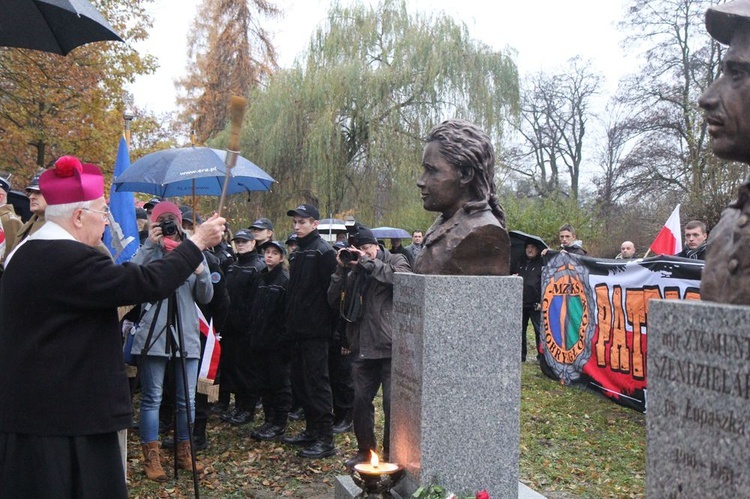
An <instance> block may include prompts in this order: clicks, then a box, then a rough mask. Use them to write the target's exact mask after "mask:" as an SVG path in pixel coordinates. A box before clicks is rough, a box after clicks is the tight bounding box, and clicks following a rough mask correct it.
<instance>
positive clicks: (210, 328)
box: [195, 305, 221, 381]
mask: <svg viewBox="0 0 750 499" xmlns="http://www.w3.org/2000/svg"><path fill="white" fill-rule="evenodd" d="M195 308H196V309H197V310H198V324H199V327H200V330H201V334H202V335H203V336H205V337H206V347H205V348H204V349H203V359H202V360H201V367H200V370H199V371H198V377H199V378H206V379H210V380H211V381H215V380H216V373H217V372H218V370H219V358H220V357H221V344H220V343H219V338H218V337H217V336H216V332H215V331H214V320H213V319H211V322H208V321H206V317H205V316H204V315H203V312H201V309H200V308H198V306H197V305H196V306H195Z"/></svg>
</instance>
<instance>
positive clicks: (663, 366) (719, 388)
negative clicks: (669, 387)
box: [651, 355, 750, 399]
mask: <svg viewBox="0 0 750 499" xmlns="http://www.w3.org/2000/svg"><path fill="white" fill-rule="evenodd" d="M654 365H655V367H656V369H655V370H654V372H652V373H651V376H657V377H659V378H664V379H666V380H668V381H674V382H678V383H683V384H685V385H688V386H692V387H696V388H704V389H706V390H711V391H713V392H718V393H722V394H726V395H733V396H735V397H739V398H743V399H748V398H750V373H748V372H745V373H742V372H736V371H732V370H729V369H725V368H723V367H720V366H712V365H709V364H702V363H698V362H692V361H690V360H684V359H673V358H671V357H668V356H666V355H662V356H660V357H658V358H657V359H656V362H654Z"/></svg>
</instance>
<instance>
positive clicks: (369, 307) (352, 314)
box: [328, 227, 411, 468]
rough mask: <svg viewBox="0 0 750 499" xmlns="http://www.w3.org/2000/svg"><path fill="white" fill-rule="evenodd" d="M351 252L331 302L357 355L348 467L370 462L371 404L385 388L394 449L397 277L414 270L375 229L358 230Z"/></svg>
mask: <svg viewBox="0 0 750 499" xmlns="http://www.w3.org/2000/svg"><path fill="white" fill-rule="evenodd" d="M349 244H350V246H349V247H348V248H343V249H341V250H339V252H338V255H337V256H336V261H337V262H338V266H337V268H336V272H335V273H334V274H333V276H332V277H331V285H330V286H329V287H328V303H330V304H331V306H332V307H338V308H339V310H340V314H341V316H342V317H343V318H344V319H345V320H346V321H347V326H346V337H347V340H348V342H349V347H350V349H351V351H352V353H351V355H352V356H353V362H352V378H353V380H354V408H353V419H354V434H355V435H356V437H357V447H358V452H357V454H356V455H355V456H354V457H352V458H351V459H348V460H347V461H346V462H345V466H346V467H347V468H352V467H353V466H354V465H355V464H358V463H361V462H364V461H366V460H368V459H369V458H370V450H375V449H376V448H377V442H376V441H375V406H374V405H373V400H374V399H375V395H376V394H377V393H378V389H379V388H380V386H381V385H382V387H383V412H384V414H385V426H384V432H383V453H382V454H381V456H383V457H384V458H386V459H387V457H388V453H389V450H390V422H391V421H390V420H391V346H392V345H391V312H392V310H393V274H394V273H395V272H411V266H410V265H409V262H408V261H407V259H406V257H405V256H404V255H401V254H391V253H390V252H389V251H388V250H387V249H385V248H383V247H382V246H380V245H378V241H377V240H376V239H375V236H373V234H372V231H370V230H369V229H367V228H364V227H361V228H359V230H358V232H357V233H356V234H352V235H351V236H350V237H349Z"/></svg>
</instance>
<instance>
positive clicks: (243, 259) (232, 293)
mask: <svg viewBox="0 0 750 499" xmlns="http://www.w3.org/2000/svg"><path fill="white" fill-rule="evenodd" d="M264 267H265V263H263V261H262V260H261V259H260V258H259V257H258V253H256V252H255V251H248V252H247V253H240V254H238V255H237V261H236V262H234V263H233V264H231V265H230V266H229V268H228V269H227V272H226V279H227V291H229V301H230V306H229V315H228V316H227V321H226V325H225V327H224V331H223V335H224V336H228V337H238V338H239V337H243V336H247V334H248V333H249V331H250V324H251V322H252V320H251V317H250V309H251V308H252V307H253V301H254V300H255V293H256V292H257V290H258V285H259V284H260V271H261V270H263V268H264Z"/></svg>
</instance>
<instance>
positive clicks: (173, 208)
mask: <svg viewBox="0 0 750 499" xmlns="http://www.w3.org/2000/svg"><path fill="white" fill-rule="evenodd" d="M164 213H171V214H172V215H174V217H175V218H176V219H177V223H178V224H182V212H181V211H180V208H179V207H178V206H177V205H176V204H174V203H173V202H171V201H161V202H160V203H159V204H157V205H156V206H154V209H153V211H152V212H151V223H156V221H157V220H158V219H159V217H160V216H161V215H163V214H164Z"/></svg>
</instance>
